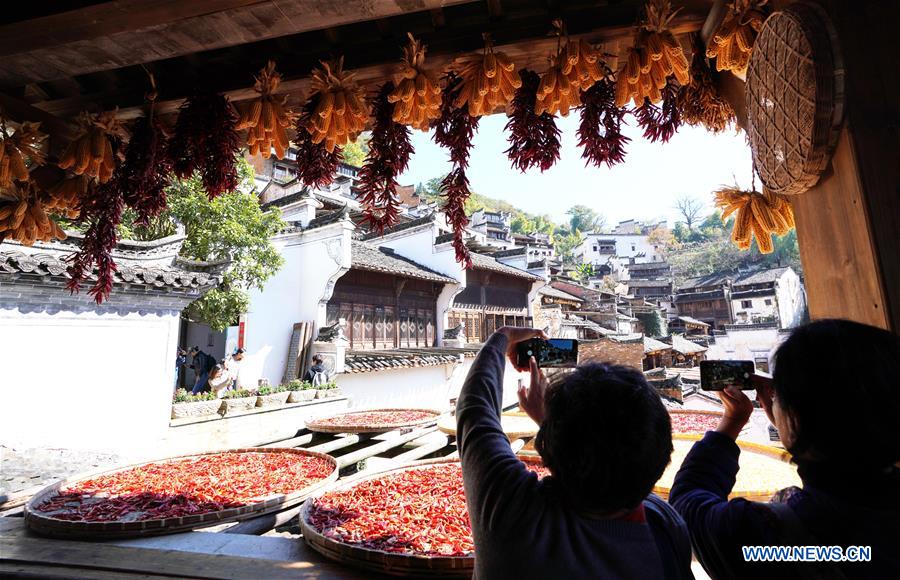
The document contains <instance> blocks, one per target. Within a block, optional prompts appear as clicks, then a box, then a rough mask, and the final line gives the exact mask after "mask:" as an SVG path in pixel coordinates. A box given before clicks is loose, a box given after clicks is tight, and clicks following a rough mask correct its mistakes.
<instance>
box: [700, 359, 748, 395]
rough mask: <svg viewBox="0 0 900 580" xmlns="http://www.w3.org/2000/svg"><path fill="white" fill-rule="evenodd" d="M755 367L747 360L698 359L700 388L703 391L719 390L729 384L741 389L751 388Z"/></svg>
mask: <svg viewBox="0 0 900 580" xmlns="http://www.w3.org/2000/svg"><path fill="white" fill-rule="evenodd" d="M754 372H756V367H755V366H754V365H753V361H749V360H704V361H700V388H701V389H703V390H704V391H721V390H722V389H724V388H725V387H727V386H729V385H731V386H735V387H738V388H739V389H741V390H743V391H747V390H752V389H753V383H752V377H753V373H754Z"/></svg>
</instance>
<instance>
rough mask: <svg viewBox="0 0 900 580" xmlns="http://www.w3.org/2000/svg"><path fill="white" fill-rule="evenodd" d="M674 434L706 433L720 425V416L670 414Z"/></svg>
mask: <svg viewBox="0 0 900 580" xmlns="http://www.w3.org/2000/svg"><path fill="white" fill-rule="evenodd" d="M669 417H670V418H671V419H672V432H673V433H706V432H707V431H713V430H715V428H716V427H718V425H719V420H720V419H721V417H720V416H719V415H707V414H706V413H670V414H669Z"/></svg>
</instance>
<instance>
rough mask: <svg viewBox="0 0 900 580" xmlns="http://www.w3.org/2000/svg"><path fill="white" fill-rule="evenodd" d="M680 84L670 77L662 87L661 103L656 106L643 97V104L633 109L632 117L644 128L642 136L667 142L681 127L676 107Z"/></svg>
mask: <svg viewBox="0 0 900 580" xmlns="http://www.w3.org/2000/svg"><path fill="white" fill-rule="evenodd" d="M679 90H680V85H679V84H678V83H677V82H675V81H674V80H672V79H669V81H668V82H667V83H666V86H665V87H664V88H663V89H662V103H660V104H659V105H658V106H657V105H654V104H653V103H651V102H650V99H648V98H644V104H643V105H641V106H640V107H638V108H636V109H634V118H635V119H637V122H638V125H640V126H641V127H643V129H644V138H645V139H649V140H650V141H651V142H653V143H656V142H657V141H662V142H663V143H668V142H669V139H671V138H672V136H673V135H675V132H676V131H678V128H679V127H681V110H680V109H679V108H678V92H679Z"/></svg>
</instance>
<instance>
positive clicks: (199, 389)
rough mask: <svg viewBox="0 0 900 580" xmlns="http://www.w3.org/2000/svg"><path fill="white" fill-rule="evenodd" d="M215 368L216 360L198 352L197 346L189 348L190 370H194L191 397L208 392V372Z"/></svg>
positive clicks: (200, 351)
mask: <svg viewBox="0 0 900 580" xmlns="http://www.w3.org/2000/svg"><path fill="white" fill-rule="evenodd" d="M215 366H216V359H215V358H213V357H212V356H210V355H208V354H206V353H205V352H203V351H202V350H200V347H199V346H194V347H191V368H192V369H194V376H195V377H196V381H195V382H194V388H193V389H192V390H191V394H192V395H196V394H198V393H203V392H205V391H208V390H209V385H208V384H207V383H208V381H209V372H210V371H211V370H212V369H213V367H215Z"/></svg>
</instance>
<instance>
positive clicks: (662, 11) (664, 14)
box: [616, 0, 691, 107]
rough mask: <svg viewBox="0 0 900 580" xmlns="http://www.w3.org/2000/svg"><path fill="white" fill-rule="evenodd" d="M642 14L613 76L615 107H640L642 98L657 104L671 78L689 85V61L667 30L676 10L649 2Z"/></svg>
mask: <svg viewBox="0 0 900 580" xmlns="http://www.w3.org/2000/svg"><path fill="white" fill-rule="evenodd" d="M679 10H680V9H679ZM646 13H647V18H646V20H645V21H644V23H643V24H642V25H641V29H640V30H639V31H638V33H637V35H636V36H635V41H634V45H633V46H632V47H631V48H629V49H628V50H627V51H626V53H625V58H624V59H623V61H624V65H623V66H622V69H621V70H620V71H619V74H618V75H617V81H618V82H617V84H616V106H619V107H622V106H624V105H625V104H626V103H627V102H628V101H633V102H634V106H635V107H640V106H641V105H642V104H643V102H644V98H647V99H649V100H650V102H651V103H658V102H659V101H660V100H662V96H663V95H662V90H663V89H664V88H665V86H666V83H667V79H668V77H669V76H671V75H674V76H675V79H676V80H677V81H678V83H679V84H681V85H685V84H687V83H688V82H690V78H691V77H690V62H688V59H687V57H686V56H685V55H684V49H682V47H681V44H680V43H679V42H678V40H677V39H676V38H675V35H674V34H672V31H671V30H669V24H670V23H671V22H672V19H673V18H674V17H675V15H676V14H677V13H678V10H674V11H673V10H672V4H671V2H670V1H669V0H651V1H650V2H648V3H647V5H646ZM623 80H624V81H625V82H622V81H623Z"/></svg>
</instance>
